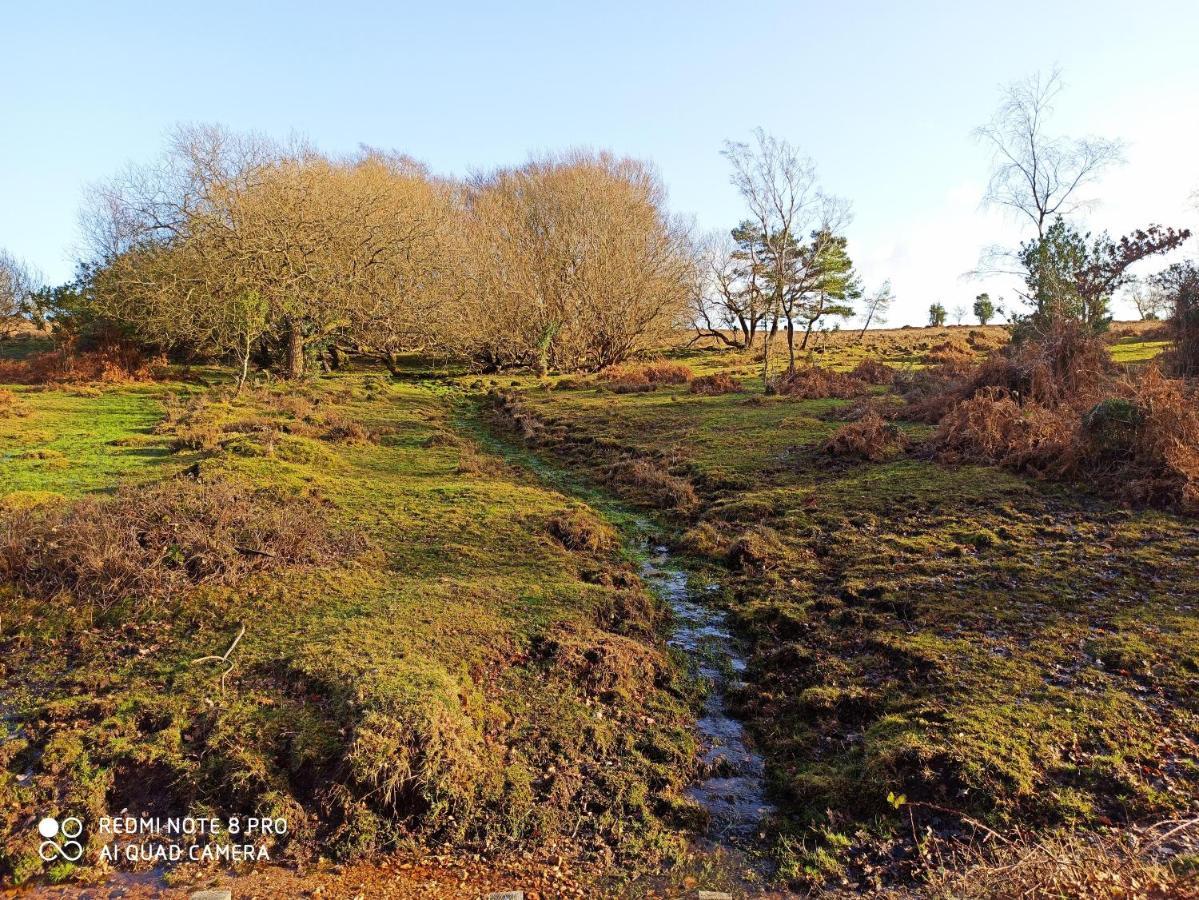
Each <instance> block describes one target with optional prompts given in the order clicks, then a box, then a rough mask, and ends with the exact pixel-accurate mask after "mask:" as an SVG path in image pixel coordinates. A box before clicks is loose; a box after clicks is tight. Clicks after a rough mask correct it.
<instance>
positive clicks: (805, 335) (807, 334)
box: [799, 319, 816, 350]
mask: <svg viewBox="0 0 1199 900" xmlns="http://www.w3.org/2000/svg"><path fill="white" fill-rule="evenodd" d="M815 324H816V320H815V319H812V320H811V321H810V322H808V330H807V331H805V332H804V333H803V343H802V344H800V345H799V349H800V350H807V349H808V338H810V337H811V336H812V326H813V325H815Z"/></svg>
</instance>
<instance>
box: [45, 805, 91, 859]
mask: <svg viewBox="0 0 1199 900" xmlns="http://www.w3.org/2000/svg"><path fill="white" fill-rule="evenodd" d="M37 833H38V834H40V835H41V836H42V837H44V838H45V840H44V841H42V843H41V846H40V847H38V849H37V853H38V856H40V857H41V858H42V859H43V860H44V861H46V862H50V861H51V860H54V859H64V860H66V861H67V862H78V861H79V860H80V859H81V858H82V857H83V844H81V843H80V842H79V841H77V840H75V838H77V837H79V835H81V834H83V822H82V821H81V820H80V819H79V818H77V817H76V816H67V817H66V818H65V819H63V820H62V821H61V822H59V821H58V820H57V819H55V818H52V817H50V816H46V817H45V818H44V819H42V820H41V821H40V822H38V823H37Z"/></svg>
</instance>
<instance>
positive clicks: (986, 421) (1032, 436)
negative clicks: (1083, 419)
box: [934, 388, 1078, 472]
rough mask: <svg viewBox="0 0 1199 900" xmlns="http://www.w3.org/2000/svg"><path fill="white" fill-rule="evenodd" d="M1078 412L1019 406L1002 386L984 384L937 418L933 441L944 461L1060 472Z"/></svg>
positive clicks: (1072, 438)
mask: <svg viewBox="0 0 1199 900" xmlns="http://www.w3.org/2000/svg"><path fill="white" fill-rule="evenodd" d="M1077 421H1078V419H1077V416H1075V415H1074V414H1073V413H1072V412H1070V411H1069V410H1068V409H1050V408H1049V407H1045V406H1041V405H1040V404H1038V403H1035V402H1030V403H1027V404H1025V405H1024V406H1021V405H1020V404H1019V403H1018V402H1016V399H1015V398H1014V397H1013V396H1012V394H1011V393H1009V392H1008V391H1005V390H1004V389H1003V388H983V389H982V390H980V391H979V392H978V393H977V394H975V395H974V396H973V397H971V398H970V399H968V400H963V401H962V402H961V403H958V404H957V405H956V406H954V407H953V408H952V409H951V410H950V411H949V413H948V414H946V415H945V417H944V418H943V419H942V420H941V425H940V427H939V428H938V429H937V433H936V436H935V437H934V442H935V443H936V445H937V447H938V450H939V456H940V458H941V459H942V460H943V461H947V462H980V463H992V464H996V465H1006V466H1012V467H1014V468H1024V467H1030V468H1034V469H1038V470H1041V471H1043V470H1044V469H1045V467H1046V466H1047V465H1048V464H1050V463H1052V462H1053V461H1055V460H1056V461H1057V464H1058V469H1059V472H1060V471H1061V469H1062V467H1063V465H1064V460H1065V458H1066V456H1067V454H1068V451H1069V449H1070V447H1071V445H1072V444H1073V441H1074V432H1075V429H1076V426H1077Z"/></svg>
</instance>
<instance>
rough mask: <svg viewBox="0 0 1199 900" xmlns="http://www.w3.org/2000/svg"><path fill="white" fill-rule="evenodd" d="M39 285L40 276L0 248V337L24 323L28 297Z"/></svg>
mask: <svg viewBox="0 0 1199 900" xmlns="http://www.w3.org/2000/svg"><path fill="white" fill-rule="evenodd" d="M40 286H41V276H40V275H38V273H37V272H36V271H34V270H33V269H32V268H30V267H29V266H28V265H27V264H25V263H24V262H22V261H21V260H19V259H17V258H16V257H15V256H13V255H12V254H10V253H8V252H7V251H5V250H0V337H4V336H7V335H8V334H11V333H12V331H13V330H14V329H15V328H17V327H19V326H20V325H21V324H23V323H25V322H26V321H27V318H28V313H29V300H30V297H31V296H32V295H33V294H34V293H35V292H36V291H37V290H38V288H39V287H40Z"/></svg>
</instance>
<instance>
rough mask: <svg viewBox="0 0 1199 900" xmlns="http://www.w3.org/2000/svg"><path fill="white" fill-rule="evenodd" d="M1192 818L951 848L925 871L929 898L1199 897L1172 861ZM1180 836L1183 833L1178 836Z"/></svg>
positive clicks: (1189, 873)
mask: <svg viewBox="0 0 1199 900" xmlns="http://www.w3.org/2000/svg"><path fill="white" fill-rule="evenodd" d="M1197 824H1199V820H1193V821H1191V822H1189V823H1186V822H1183V823H1174V822H1166V823H1163V824H1161V825H1158V826H1155V827H1153V828H1147V829H1138V830H1135V831H1134V830H1124V831H1119V832H1114V833H1111V832H1109V833H1106V834H1095V833H1080V832H1072V831H1060V832H1057V833H1053V834H1048V835H1044V836H1042V837H1039V838H1031V837H1024V836H1019V835H1018V836H1017V837H1016V838H1015V839H1002V840H999V841H991V842H988V843H987V844H972V845H966V844H964V843H960V842H959V843H957V844H956V845H952V846H950V847H949V848H947V849H945V850H941V849H940V848H935V849H936V850H938V851H939V852H936V856H937V857H939V860H938V865H936V867H935V868H934V867H932V866H930V874H929V875H928V876H927V882H926V884H927V887H928V888H929V890H930V893H931V895H932V896H937V897H960V898H963V900H1008V898H1011V897H1070V898H1074V900H1151V898H1162V900H1165V898H1179V900H1183V898H1199V875H1197V874H1196V872H1195V871H1194V869H1193V868H1191V869H1190V870H1188V867H1187V866H1186V864H1185V863H1182V862H1181V861H1180V862H1178V863H1176V862H1174V860H1173V857H1174V856H1175V855H1176V854H1177V852H1178V850H1179V847H1176V846H1172V845H1174V844H1176V843H1181V842H1182V841H1183V840H1185V839H1189V840H1191V841H1193V840H1194V837H1195V830H1196V826H1197ZM1184 832H1185V834H1184Z"/></svg>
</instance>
